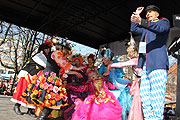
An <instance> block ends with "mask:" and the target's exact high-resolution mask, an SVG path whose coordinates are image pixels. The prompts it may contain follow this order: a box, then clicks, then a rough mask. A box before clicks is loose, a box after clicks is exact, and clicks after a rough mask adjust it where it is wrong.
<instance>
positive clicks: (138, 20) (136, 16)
mask: <svg viewBox="0 0 180 120" xmlns="http://www.w3.org/2000/svg"><path fill="white" fill-rule="evenodd" d="M131 22H135V23H138V24H140V23H141V17H140V15H139V14H137V13H136V12H133V14H132V15H131Z"/></svg>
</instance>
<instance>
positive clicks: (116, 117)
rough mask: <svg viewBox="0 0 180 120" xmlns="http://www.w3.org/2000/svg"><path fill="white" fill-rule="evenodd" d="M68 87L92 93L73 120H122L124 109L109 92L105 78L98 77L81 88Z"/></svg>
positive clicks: (76, 112) (75, 113) (74, 114)
mask: <svg viewBox="0 0 180 120" xmlns="http://www.w3.org/2000/svg"><path fill="white" fill-rule="evenodd" d="M66 87H67V88H68V89H72V90H74V91H79V92H83V91H89V92H90V94H89V95H88V97H86V99H85V100H84V101H83V103H81V104H80V106H79V107H78V108H77V109H76V111H75V112H74V113H73V116H72V120H122V107H121V105H120V103H119V101H118V100H117V99H116V98H115V96H114V95H113V94H112V93H111V92H110V91H109V90H108V88H107V85H106V83H105V81H104V78H102V77H98V78H96V79H93V80H90V81H89V82H88V83H87V84H85V85H81V86H72V85H67V86H66Z"/></svg>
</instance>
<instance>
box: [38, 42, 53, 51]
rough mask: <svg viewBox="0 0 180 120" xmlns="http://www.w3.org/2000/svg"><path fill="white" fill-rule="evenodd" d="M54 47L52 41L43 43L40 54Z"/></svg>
mask: <svg viewBox="0 0 180 120" xmlns="http://www.w3.org/2000/svg"><path fill="white" fill-rule="evenodd" d="M52 46H53V43H52V41H51V40H46V41H45V42H44V43H42V44H41V45H40V46H39V49H38V52H41V51H43V50H44V49H47V48H51V47H52Z"/></svg>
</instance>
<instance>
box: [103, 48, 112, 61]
mask: <svg viewBox="0 0 180 120" xmlns="http://www.w3.org/2000/svg"><path fill="white" fill-rule="evenodd" d="M101 55H102V56H103V57H104V58H105V60H111V59H112V57H113V53H112V51H111V49H110V48H106V47H103V48H102V49H101Z"/></svg>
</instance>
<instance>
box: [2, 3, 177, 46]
mask: <svg viewBox="0 0 180 120" xmlns="http://www.w3.org/2000/svg"><path fill="white" fill-rule="evenodd" d="M178 3H179V1H178V0H173V1H166V2H164V0H158V1H157V0H0V19H1V20H4V21H6V22H10V23H13V24H16V25H19V26H23V27H27V28H30V29H33V30H37V31H40V32H43V33H46V34H48V35H54V36H59V37H67V38H68V39H70V40H72V41H75V42H78V43H81V44H84V45H87V46H90V47H93V48H98V47H99V45H102V44H105V43H109V42H113V41H121V40H123V39H124V38H127V37H129V35H128V32H129V28H130V16H131V14H132V12H133V11H135V10H136V8H137V7H139V6H147V5H150V4H155V5H156V6H158V7H159V8H160V9H161V13H160V14H161V16H163V17H166V18H168V19H169V20H170V21H171V23H172V15H173V14H178V13H179V11H180V5H179V4H178ZM142 16H144V14H142Z"/></svg>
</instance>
